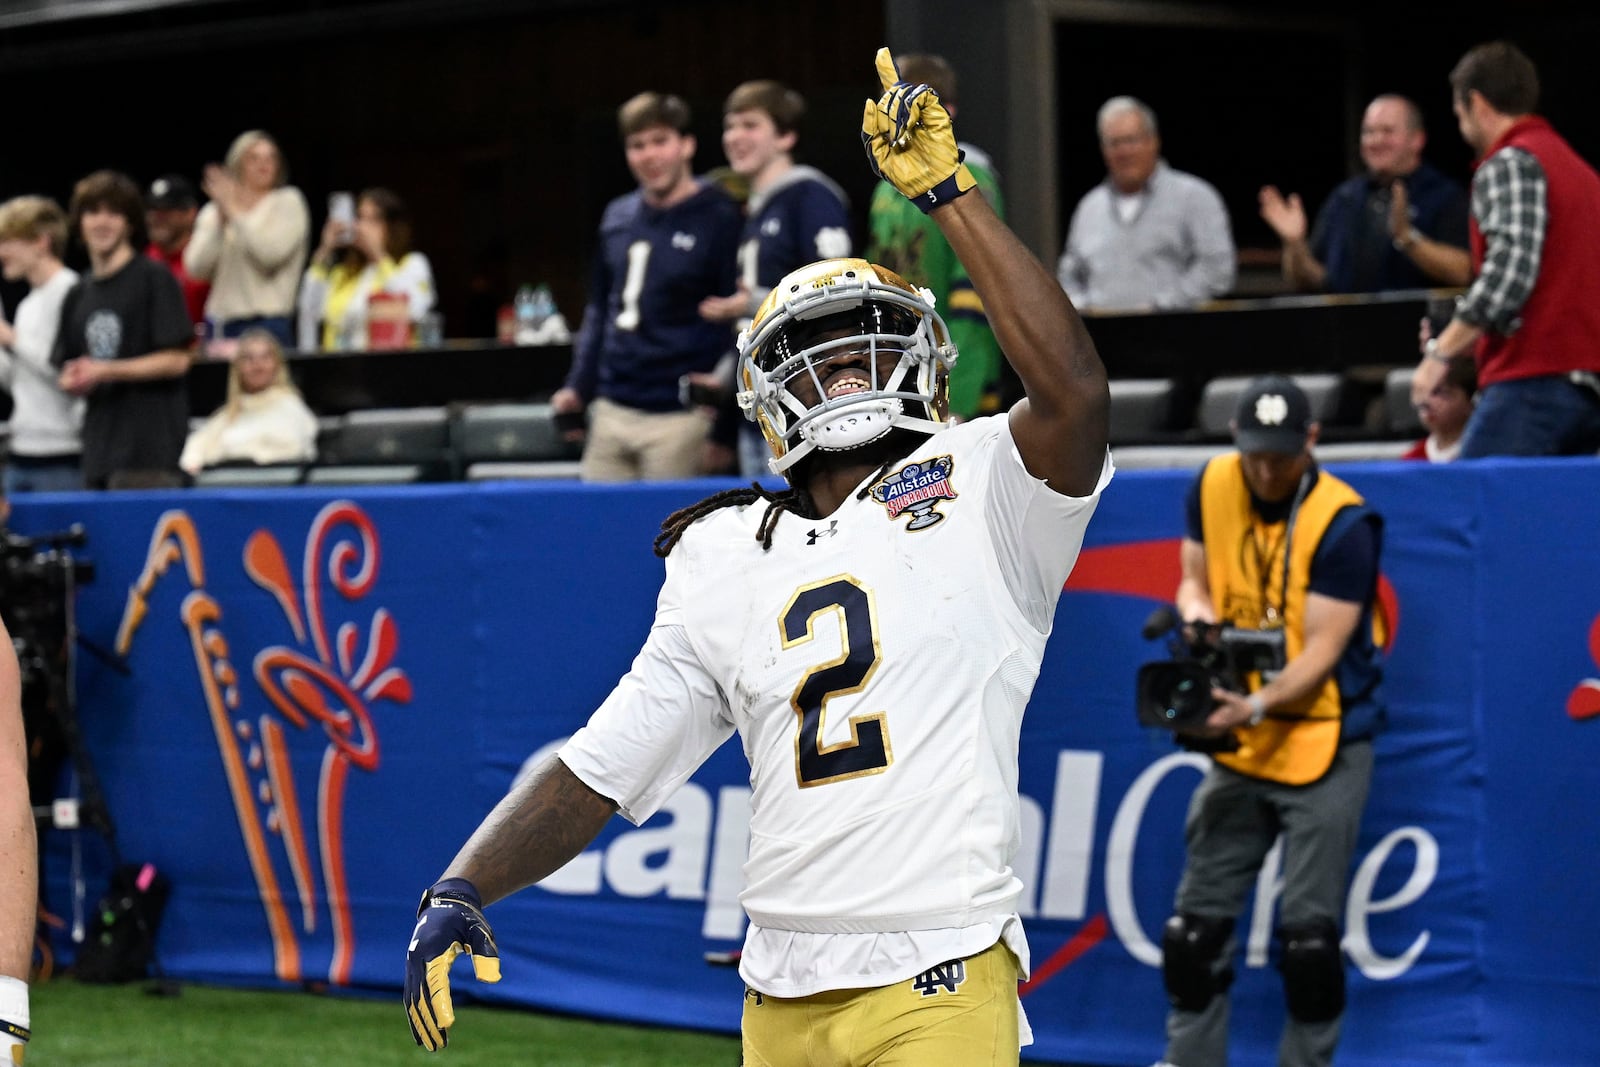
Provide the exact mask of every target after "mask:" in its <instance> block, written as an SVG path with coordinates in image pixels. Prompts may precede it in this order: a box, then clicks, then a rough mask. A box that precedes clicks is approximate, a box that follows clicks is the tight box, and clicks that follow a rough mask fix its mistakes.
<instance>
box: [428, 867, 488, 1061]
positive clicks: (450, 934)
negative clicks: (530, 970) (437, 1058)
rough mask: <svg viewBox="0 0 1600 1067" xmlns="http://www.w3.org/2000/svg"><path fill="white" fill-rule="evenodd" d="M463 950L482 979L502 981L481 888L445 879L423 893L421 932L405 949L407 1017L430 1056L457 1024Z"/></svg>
mask: <svg viewBox="0 0 1600 1067" xmlns="http://www.w3.org/2000/svg"><path fill="white" fill-rule="evenodd" d="M463 952H464V953H466V954H467V955H469V956H470V957H472V970H473V973H474V974H476V975H477V977H478V981H480V982H498V981H500V950H499V949H497V948H495V945H494V931H492V930H490V929H489V920H487V919H485V918H484V917H483V910H482V904H481V902H480V900H479V897H478V891H477V889H475V888H474V887H473V885H472V883H471V882H469V881H467V880H466V879H465V878H446V879H445V880H444V881H442V882H438V883H436V884H435V885H434V887H433V888H432V889H430V890H428V891H427V892H426V893H424V894H422V904H421V905H420V906H419V907H418V908H417V928H416V929H415V930H414V931H412V933H411V947H410V948H409V949H408V950H407V951H406V988H405V1004H406V1019H407V1021H408V1022H410V1024H411V1036H412V1037H414V1038H415V1039H416V1041H417V1044H419V1045H421V1046H422V1047H423V1048H425V1049H427V1050H428V1051H429V1052H436V1051H438V1050H439V1049H441V1048H444V1047H445V1046H446V1045H448V1044H449V1043H450V1034H449V1030H450V1027H452V1026H454V1025H455V1022H456V1009H455V1005H454V1004H453V1003H451V1000H450V964H452V963H454V962H455V958H456V957H457V956H459V955H461V954H462V953H463Z"/></svg>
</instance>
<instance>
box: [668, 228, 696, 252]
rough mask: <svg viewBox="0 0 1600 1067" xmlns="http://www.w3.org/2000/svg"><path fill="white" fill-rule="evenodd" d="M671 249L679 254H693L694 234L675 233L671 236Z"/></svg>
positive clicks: (680, 231)
mask: <svg viewBox="0 0 1600 1067" xmlns="http://www.w3.org/2000/svg"><path fill="white" fill-rule="evenodd" d="M672 247H673V248H676V249H677V250H678V251H680V252H693V251H694V234H692V233H684V232H683V231H682V230H679V231H678V232H677V233H675V234H673V235H672Z"/></svg>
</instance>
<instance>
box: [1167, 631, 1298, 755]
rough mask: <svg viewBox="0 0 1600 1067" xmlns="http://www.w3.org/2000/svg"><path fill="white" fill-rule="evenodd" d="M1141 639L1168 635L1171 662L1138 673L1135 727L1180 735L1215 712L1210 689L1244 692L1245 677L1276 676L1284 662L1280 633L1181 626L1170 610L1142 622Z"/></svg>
mask: <svg viewBox="0 0 1600 1067" xmlns="http://www.w3.org/2000/svg"><path fill="white" fill-rule="evenodd" d="M1142 632H1143V635H1144V638H1145V640H1147V641H1153V640H1155V639H1157V638H1159V637H1161V636H1163V635H1166V636H1167V647H1168V650H1169V651H1170V653H1171V655H1172V658H1171V659H1166V660H1158V661H1156V662H1154V663H1146V664H1145V665H1144V666H1142V667H1140V668H1139V684H1138V703H1137V706H1136V710H1137V712H1138V716H1139V722H1140V723H1141V724H1143V725H1145V726H1159V727H1162V728H1163V729H1167V730H1173V731H1176V732H1179V733H1182V732H1184V731H1188V730H1192V729H1195V728H1198V727H1199V726H1201V725H1203V724H1204V723H1205V721H1206V719H1207V717H1209V716H1210V714H1211V712H1212V711H1213V710H1214V709H1215V708H1216V706H1217V704H1216V701H1215V700H1214V699H1212V696H1211V690H1213V689H1231V690H1232V691H1234V692H1235V693H1243V692H1245V677H1246V676H1247V675H1249V674H1251V673H1252V672H1255V671H1279V670H1282V669H1283V665H1284V663H1285V661H1286V659H1287V656H1286V654H1285V647H1284V637H1283V631H1282V630H1251V629H1247V628H1245V627H1240V626H1233V625H1231V624H1229V623H1203V622H1192V623H1185V622H1183V620H1182V619H1180V618H1179V617H1178V612H1177V609H1176V608H1174V607H1172V606H1171V605H1167V606H1165V607H1161V608H1158V609H1157V610H1156V611H1155V612H1154V613H1153V614H1152V615H1151V616H1150V618H1149V619H1147V620H1146V621H1145V624H1144V629H1143V631H1142Z"/></svg>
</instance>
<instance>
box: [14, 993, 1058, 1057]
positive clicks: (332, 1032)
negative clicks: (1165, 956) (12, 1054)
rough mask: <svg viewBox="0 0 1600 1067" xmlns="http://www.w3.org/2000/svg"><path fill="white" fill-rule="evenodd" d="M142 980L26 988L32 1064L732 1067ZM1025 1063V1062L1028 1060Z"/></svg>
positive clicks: (559, 1034)
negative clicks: (439, 1048)
mask: <svg viewBox="0 0 1600 1067" xmlns="http://www.w3.org/2000/svg"><path fill="white" fill-rule="evenodd" d="M152 988H155V987H154V986H153V985H152V984H151V983H147V982H130V983H128V984H126V985H110V986H107V985H82V984H80V983H78V982H76V981H74V980H73V979H71V978H56V979H52V980H51V981H48V982H43V983H39V984H37V985H35V986H34V987H33V994H32V1012H33V1034H34V1037H33V1042H32V1043H31V1044H30V1045H29V1046H28V1064H27V1067H379V1065H382V1067H393V1065H395V1064H400V1065H404V1064H415V1065H417V1067H423V1065H430V1067H738V1064H739V1059H740V1057H739V1039H738V1038H736V1037H730V1036H725V1035H715V1034H701V1033H691V1032H687V1031H683V1030H661V1029H654V1028H648V1027H640V1026H624V1025H621V1024H615V1023H598V1022H589V1021H587V1020H582V1019H569V1018H565V1017H562V1016H554V1015H542V1014H539V1013H537V1012H532V1011H518V1010H511V1009H504V1008H486V1007H480V1006H468V1007H462V1008H460V1009H458V1010H457V1012H456V1014H457V1020H456V1027H455V1029H453V1030H452V1031H451V1032H452V1034H453V1035H454V1036H453V1037H452V1038H451V1040H450V1047H449V1048H448V1049H446V1050H445V1051H444V1052H443V1053H434V1054H430V1053H427V1052H424V1051H422V1050H421V1049H420V1048H418V1047H417V1046H416V1045H415V1044H414V1043H413V1042H412V1040H411V1031H410V1030H408V1029H407V1028H406V1022H405V1013H404V1012H403V1010H402V1009H401V1007H400V996H399V994H398V993H396V994H395V995H394V996H393V997H392V998H385V999H366V998H360V997H346V996H321V995H318V994H315V993H301V992H260V991H254V990H241V989H222V988H217V987H213V986H202V985H177V986H175V988H176V989H177V994H176V995H175V996H155V995H152V994H151V993H150V992H148V990H150V989H152ZM1022 1062H1023V1063H1024V1064H1028V1063H1030V1062H1032V1061H1029V1060H1026V1059H1025V1060H1023V1061H1022Z"/></svg>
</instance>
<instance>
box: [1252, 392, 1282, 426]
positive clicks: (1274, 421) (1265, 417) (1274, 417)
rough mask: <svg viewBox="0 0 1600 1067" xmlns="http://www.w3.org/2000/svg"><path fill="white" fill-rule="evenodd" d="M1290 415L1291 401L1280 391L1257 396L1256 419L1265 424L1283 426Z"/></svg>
mask: <svg viewBox="0 0 1600 1067" xmlns="http://www.w3.org/2000/svg"><path fill="white" fill-rule="evenodd" d="M1288 417H1289V402H1288V401H1287V400H1285V399H1284V398H1283V396H1282V395H1281V394H1278V393H1266V394H1264V395H1262V396H1260V397H1257V398H1256V421H1257V422H1259V423H1260V424H1261V425H1263V426H1282V425H1283V420H1284V419H1287V418H1288Z"/></svg>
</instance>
